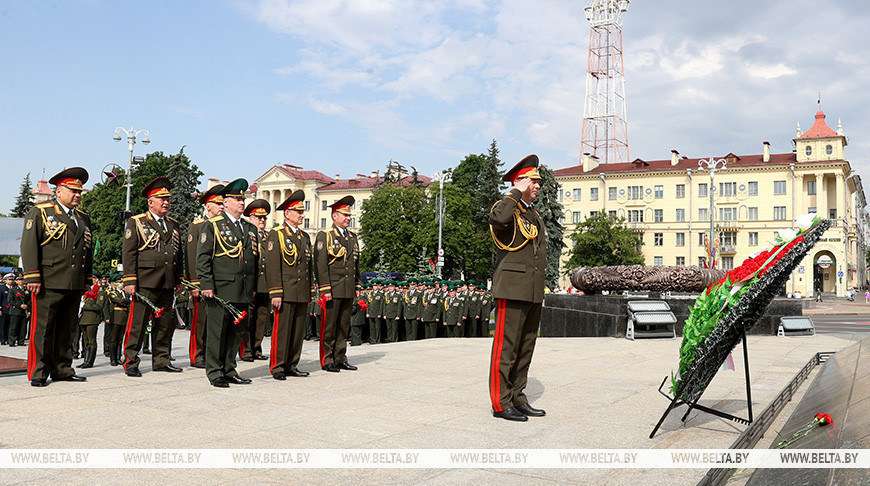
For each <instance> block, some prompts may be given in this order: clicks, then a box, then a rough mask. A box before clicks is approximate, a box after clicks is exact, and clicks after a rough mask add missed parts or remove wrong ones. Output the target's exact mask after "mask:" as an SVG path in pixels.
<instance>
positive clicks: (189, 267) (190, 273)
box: [184, 184, 224, 368]
mask: <svg viewBox="0 0 870 486" xmlns="http://www.w3.org/2000/svg"><path fill="white" fill-rule="evenodd" d="M223 190H224V185H223V184H216V185H214V186H212V187H211V188H210V189H209V190H207V191H205V192H204V193H202V195H200V196H199V203H200V204H202V205H204V206H205V219H197V220H194V221H193V222H192V223H190V225H189V226H188V227H187V246H186V247H185V255H186V261H185V265H184V272H185V273H184V275H185V278H186V279H187V280H188V281H189V282H190V283H191V284H192V285H193V286H194V287H196V288H193V289H190V298H191V302H192V303H193V304H192V306H193V307H192V309H193V311H192V314H193V315H191V317H190V321H191V324H190V326H191V327H190V344H189V345H188V348H189V353H190V366H192V367H194V368H205V338H206V332H205V329H206V315H207V314H208V313H207V312H206V310H205V306H204V305H201V304H200V299H199V288H198V287H199V277H197V276H196V250H197V246H198V245H199V234H200V232H201V231H202V224H203V223H204V222H205V221H206V220H207V219H211V218H213V217H215V216H217V215H218V214H220V213H221V212H222V211H223V210H224V206H223V204H224V198H223V196H221V191H223Z"/></svg>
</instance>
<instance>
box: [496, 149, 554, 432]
mask: <svg viewBox="0 0 870 486" xmlns="http://www.w3.org/2000/svg"><path fill="white" fill-rule="evenodd" d="M504 180H506V181H510V182H511V184H512V187H511V189H510V192H509V193H508V194H507V195H506V196H505V197H504V198H503V199H502V200H501V201H499V202H497V203H495V205H493V207H492V210H491V211H490V213H489V225H490V229H491V232H492V238H493V243H494V244H495V247H496V263H495V272H494V274H493V279H492V296H493V297H494V298H495V299H498V310H497V311H496V327H495V336H494V339H493V345H492V355H491V359H490V369H489V373H490V375H489V393H490V400H491V401H492V410H493V412H492V413H493V415H494V416H495V417H501V418H503V419H507V420H515V421H520V422H524V421H526V420H528V417H541V416H544V415H545V412H544V411H543V410H540V409H537V408H533V407H532V406H531V405H529V400H528V398H526V395H525V394H524V393H523V389H525V387H526V383H527V381H528V375H529V364H531V362H532V354H533V352H534V351H535V339H536V338H537V334H538V325H539V324H540V320H541V306H542V303H543V301H544V270H545V269H546V267H547V234H546V229H545V226H544V221H543V219H541V215H540V214H539V213H538V211H537V210H536V209H535V208H534V207H533V206H532V201H534V200H535V197H536V196H537V195H538V190H540V188H541V176H540V175H539V174H538V156H537V155H529V156H528V157H526V158H524V159H523V160H521V161H520V162H519V163H518V164H517V165H516V166H514V168H513V169H511V170H510V171H509V172H508V173H507V174H506V175H505V176H504Z"/></svg>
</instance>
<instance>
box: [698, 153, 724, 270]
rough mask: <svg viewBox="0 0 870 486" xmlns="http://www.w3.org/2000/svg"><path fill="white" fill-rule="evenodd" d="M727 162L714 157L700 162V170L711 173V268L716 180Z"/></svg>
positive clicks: (710, 262)
mask: <svg viewBox="0 0 870 486" xmlns="http://www.w3.org/2000/svg"><path fill="white" fill-rule="evenodd" d="M719 164H722V168H721V169H719ZM726 164H727V161H726V160H725V159H719V160H714V159H713V157H710V159H709V160H704V159H701V160H699V161H698V170H708V171H710V189H709V190H708V191H707V194H709V196H710V250H709V251H708V252H707V256H708V258H709V259H710V261H708V262H707V265H709V266H710V268H712V267H713V262H712V259H713V258H712V257H713V242H714V241H716V240H715V238H714V235H715V231H716V229H715V225H714V223H715V221H716V213H715V212H714V208H713V193H714V192H715V190H716V186H715V185H714V178H715V176H716V171H717V170H725V169H727V167H725V165H726Z"/></svg>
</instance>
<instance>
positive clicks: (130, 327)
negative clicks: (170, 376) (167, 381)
mask: <svg viewBox="0 0 870 486" xmlns="http://www.w3.org/2000/svg"><path fill="white" fill-rule="evenodd" d="M137 292H139V293H140V294H142V295H143V296H145V297H146V298H147V299H148V300H150V301H151V302H152V303H153V304H154V305H155V306H157V308H158V309H159V308H161V307H162V308H163V314H162V315H161V316H160V317H158V318H152V314H153V313H154V311H153V309H151V306H149V305H148V304H146V303H145V302H142V301H140V300H139V298H138V297H133V302H132V303H131V304H130V316H129V317H128V318H127V329H126V330H125V331H124V339H125V341H124V356H126V360H125V361H124V369H125V370H138V369H139V363H140V361H141V360H140V359H139V350H140V349H142V344H143V343H144V341H145V336H146V334H145V331H146V330H147V329H148V319H151V368H152V369H160V368H165V367H167V366H169V364H170V362H169V351H170V348H171V347H172V334H173V332H174V331H175V313H174V312H172V296H173V295H172V294H173V292H174V289H148V288H139V289H138V290H137Z"/></svg>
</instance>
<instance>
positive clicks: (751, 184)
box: [749, 181, 758, 196]
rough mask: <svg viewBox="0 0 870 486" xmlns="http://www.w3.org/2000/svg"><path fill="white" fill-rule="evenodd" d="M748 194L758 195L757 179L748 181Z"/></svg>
mask: <svg viewBox="0 0 870 486" xmlns="http://www.w3.org/2000/svg"><path fill="white" fill-rule="evenodd" d="M749 195H750V196H757V195H758V182H757V181H750V182H749Z"/></svg>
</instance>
